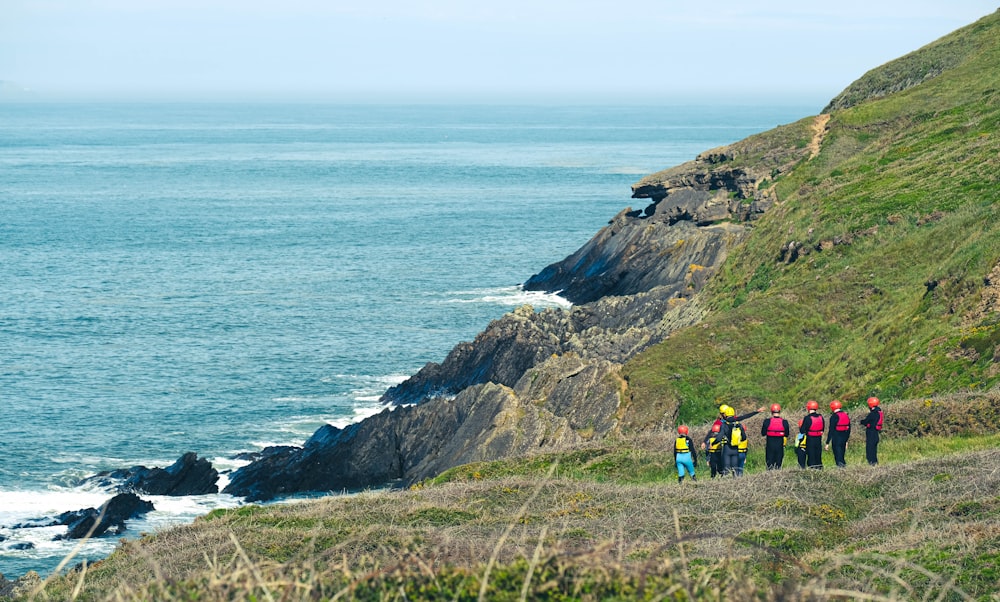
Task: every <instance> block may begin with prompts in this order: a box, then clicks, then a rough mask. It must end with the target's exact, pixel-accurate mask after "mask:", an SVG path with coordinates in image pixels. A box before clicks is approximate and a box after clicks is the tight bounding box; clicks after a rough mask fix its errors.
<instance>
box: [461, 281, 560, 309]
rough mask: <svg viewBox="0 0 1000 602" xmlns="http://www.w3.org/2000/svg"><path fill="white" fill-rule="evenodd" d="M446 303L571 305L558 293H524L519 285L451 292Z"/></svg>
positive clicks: (538, 305) (515, 305)
mask: <svg viewBox="0 0 1000 602" xmlns="http://www.w3.org/2000/svg"><path fill="white" fill-rule="evenodd" d="M449 295H450V296H451V298H450V299H448V303H492V304H494V305H503V306H507V307H519V306H521V305H531V306H532V307H562V308H569V307H572V306H573V303H572V302H570V301H569V300H567V299H566V298H564V297H560V296H559V294H558V293H546V292H544V291H526V290H524V289H523V288H522V287H521V286H520V285H518V286H504V287H499V288H489V289H474V290H468V291H453V292H451V293H449Z"/></svg>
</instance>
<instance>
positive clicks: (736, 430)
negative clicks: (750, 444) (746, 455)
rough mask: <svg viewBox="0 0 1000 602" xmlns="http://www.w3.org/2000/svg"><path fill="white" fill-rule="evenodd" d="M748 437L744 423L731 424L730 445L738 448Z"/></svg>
mask: <svg viewBox="0 0 1000 602" xmlns="http://www.w3.org/2000/svg"><path fill="white" fill-rule="evenodd" d="M746 438H747V432H746V430H744V429H743V425H742V424H740V423H739V422H734V423H732V424H730V425H729V437H728V441H729V446H730V447H736V448H738V447H739V446H740V443H741V442H742V441H743V440H744V439H746Z"/></svg>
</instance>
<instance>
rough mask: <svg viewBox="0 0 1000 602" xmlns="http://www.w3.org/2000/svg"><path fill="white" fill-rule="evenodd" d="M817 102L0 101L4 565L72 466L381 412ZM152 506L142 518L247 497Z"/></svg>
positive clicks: (147, 523) (14, 559)
mask: <svg viewBox="0 0 1000 602" xmlns="http://www.w3.org/2000/svg"><path fill="white" fill-rule="evenodd" d="M817 110H818V107H807V106H783V107H706V106H698V107H613V106H599V107H583V106H573V107H554V106H545V107H529V106H506V107H499V106H342V105H312V104H30V105H18V104H0V284H2V289H0V290H2V292H0V404H2V408H3V411H4V416H5V420H4V426H3V428H2V429H0V538H7V540H6V541H0V572H2V573H4V574H6V575H8V576H17V575H20V574H22V573H24V572H25V571H27V570H37V571H39V572H41V573H43V574H45V573H47V572H51V570H52V569H53V568H54V567H55V566H56V565H57V564H58V563H59V562H60V561H61V560H62V559H63V558H64V557H65V556H66V555H67V553H68V552H69V551H70V550H71V549H72V547H73V546H74V545H75V544H74V543H66V542H52V541H51V538H52V536H53V535H55V534H58V533H59V532H60V528H48V529H17V530H12V529H10V528H9V527H10V526H11V525H13V524H15V523H17V522H19V521H22V520H25V519H27V518H32V517H38V516H40V515H44V514H47V513H55V512H63V511H67V510H76V509H80V508H84V507H88V506H97V505H99V504H100V503H102V502H103V501H104V500H105V499H107V498H108V497H109V495H108V494H107V493H106V492H100V491H88V490H84V489H80V488H79V487H77V486H75V485H74V482H75V479H77V478H79V477H82V476H85V475H89V474H93V473H95V472H97V471H100V470H108V469H114V468H122V467H128V466H132V465H136V464H145V465H147V466H167V465H169V464H170V463H172V462H173V461H174V460H176V459H177V458H178V457H179V456H180V455H181V454H182V453H184V452H186V451H195V452H197V453H198V454H199V455H201V456H204V457H208V458H209V459H211V460H212V461H213V462H215V463H216V465H217V466H218V467H219V468H220V469H226V468H233V467H234V466H236V465H237V464H236V462H235V461H233V460H231V459H230V458H231V457H232V456H233V454H235V453H238V452H241V451H251V450H258V449H260V448H261V447H263V446H266V445H273V444H301V443H302V441H304V439H305V438H306V437H308V436H309V435H310V434H311V433H312V432H313V431H314V430H315V429H316V428H318V427H319V426H320V425H322V424H324V423H327V422H329V423H334V424H339V425H343V424H347V423H349V422H351V421H354V420H357V419H359V418H361V417H363V416H365V415H367V414H370V413H372V412H374V411H376V410H377V409H378V406H377V403H376V400H377V399H378V397H379V395H380V394H381V393H382V392H383V391H384V390H385V389H386V388H387V387H388V386H389V385H391V384H394V383H397V382H399V381H401V380H402V379H403V378H405V377H406V376H408V375H410V374H412V373H414V372H415V371H416V370H418V369H419V368H420V367H421V366H422V365H423V364H424V363H426V362H428V361H440V360H441V359H443V358H444V356H445V354H446V353H447V352H448V350H450V349H451V347H452V346H454V345H455V344H456V343H457V342H459V341H463V340H470V339H472V338H473V337H474V336H475V335H476V333H477V332H479V331H480V330H482V329H483V328H484V327H485V326H486V325H487V324H488V322H489V321H490V320H492V319H495V318H498V317H500V316H501V315H502V314H503V313H505V312H507V311H510V310H511V309H512V308H513V307H515V306H516V305H519V304H522V303H525V302H530V303H533V304H535V305H536V306H546V305H552V304H559V303H561V300H560V299H558V298H556V297H545V296H542V295H537V294H533V295H528V294H526V293H524V292H522V291H521V290H520V289H519V288H518V285H519V283H521V282H523V281H524V280H525V279H527V278H528V277H529V276H531V275H532V274H534V273H536V272H538V271H539V270H541V268H543V267H544V266H545V265H547V264H549V263H551V262H553V261H557V260H560V259H562V258H563V257H565V256H566V255H568V254H569V253H571V252H572V251H574V250H575V249H576V248H578V247H579V246H580V245H582V244H583V243H584V242H586V241H587V240H588V239H589V238H590V237H591V236H592V235H593V234H594V233H595V232H596V231H597V230H598V229H599V228H600V227H602V226H603V225H605V224H606V223H607V221H608V220H609V219H610V218H611V217H612V216H614V215H615V214H616V213H617V212H618V211H619V210H621V209H622V208H624V207H626V206H629V205H630V204H632V202H631V199H630V198H629V194H630V190H629V186H630V185H631V184H632V183H634V182H635V181H637V180H638V179H639V178H640V177H642V176H643V175H645V174H647V173H651V172H654V171H657V170H659V169H662V168H665V167H668V166H671V165H675V164H678V163H681V162H684V161H687V160H690V159H692V158H693V157H694V156H695V155H697V154H698V153H699V152H701V151H703V150H706V149H709V148H712V147H715V146H718V145H721V144H725V143H728V142H732V141H735V140H738V139H741V138H744V137H746V136H748V135H750V134H752V133H755V132H758V131H762V130H766V129H770V128H772V127H774V126H776V125H778V124H782V123H789V122H791V121H794V120H796V119H799V118H801V117H804V116H806V115H810V114H814V113H816V112H817ZM637 203H638V204H636V205H635V206H636V208H638V207H641V206H644V205H645V202H644V201H638V202H637ZM153 501H154V504H155V505H156V506H157V511H156V512H154V513H153V514H151V515H150V516H149V517H148V518H147V519H146V520H144V521H137V522H136V523H135V524H134V526H133V525H130V527H131V532H132V533H133V534H137V533H138V532H139V531H151V530H154V529H157V528H161V527H163V526H166V525H170V524H176V523H177V522H183V521H189V520H191V519H192V518H193V517H194V516H196V515H198V514H201V513H204V512H206V511H207V510H209V509H211V508H214V507H219V506H227V505H235V504H237V503H238V500H234V499H227V496H202V497H198V498H185V499H165V498H154V499H153ZM116 542H117V538H109V539H107V540H101V541H95V542H91V543H88V544H87V545H86V546H85V547H84V549H83V550H81V551H80V552H79V554H78V555H77V556H76V557H74V558H73V559H72V560H71V563H72V564H75V563H76V562H78V561H79V560H81V559H83V558H96V557H100V556H103V555H106V554H107V553H108V552H109V551H110V549H111V548H112V547H113V546H114V545H115V543H116ZM18 543H22V544H23V543H29V544H31V545H33V546H34V547H33V548H31V549H28V550H14V549H12V548H13V547H15V544H18Z"/></svg>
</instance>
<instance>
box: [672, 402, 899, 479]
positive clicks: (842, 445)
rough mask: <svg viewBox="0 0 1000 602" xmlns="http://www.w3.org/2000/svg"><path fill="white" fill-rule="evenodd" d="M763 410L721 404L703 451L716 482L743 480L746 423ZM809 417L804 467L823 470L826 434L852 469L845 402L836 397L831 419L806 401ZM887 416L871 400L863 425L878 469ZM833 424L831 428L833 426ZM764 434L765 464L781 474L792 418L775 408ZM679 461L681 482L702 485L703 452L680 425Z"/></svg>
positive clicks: (799, 447) (798, 443) (802, 436)
mask: <svg viewBox="0 0 1000 602" xmlns="http://www.w3.org/2000/svg"><path fill="white" fill-rule="evenodd" d="M764 410H765V408H758V409H757V410H755V411H753V412H748V413H746V414H743V415H740V416H737V415H736V410H734V409H733V408H731V407H730V406H728V405H725V404H723V405H721V406H719V417H718V418H716V420H715V422H714V423H713V424H712V428H711V430H709V432H708V434H706V435H705V439H704V441H702V443H701V449H702V450H703V451H704V452H705V454H706V456H707V457H708V466H709V469H710V470H711V474H712V478H713V479H714V478H715V477H716V476H718V475H733V476H741V475H742V474H743V466H744V464H745V463H746V458H747V448H748V446H749V443H750V440H749V438H748V436H747V429H746V427H745V426H743V421H744V420H746V419H748V418H751V417H752V416H756V415H757V414H760V413H761V412H763V411H764ZM806 412H807V413H806V415H805V416H804V417H803V418H802V419H801V420H799V430H798V433H797V434H796V435H795V439H794V445H795V453H796V455H797V456H798V460H799V466H800V467H801V468H816V469H822V468H823V449H824V444H823V433H824V432H825V433H826V445H825V448H826V450H830V449H831V448H832V451H833V460H834V462H835V463H836V464H837V466H838V467H844V466H847V461H846V460H845V458H844V456H845V454H846V452H847V440H848V439H849V438H850V436H851V418H850V416H848V415H847V412H846V411H844V407H843V404H841V403H840V402H839V401H837V400H836V399H835V400H833V401H831V402H830V417H829V420H826V419H824V417H823V415H821V414H820V413H819V403H817V402H816V401H812V400H810V401H809V402H807V403H806ZM884 419H885V415H884V414H883V412H882V406H881V404H880V403H879V400H878V398H877V397H869V398H868V415H867V416H865V417H864V418H863V419H862V420H861V421H860V422H859V423H858V424H860V425H861V426H863V427H865V456H866V458H867V460H868V463H869V464H871V465H872V466H875V465H876V464H878V444H879V439H880V438H881V433H882V424H883V421H884ZM827 423H829V428H827ZM760 434H761V436H762V437H764V438H765V444H764V458H765V459H764V461H765V464H766V465H767V469H768V470H778V469H780V468H781V466H782V463H783V462H784V459H785V448H786V447H787V446H788V440H789V439H790V438H791V437H792V430H791V428H790V427H789V424H788V420H786V419H785V418H783V417H782V416H781V405H779V404H777V403H775V404H771V417H770V418H766V419H765V420H764V423H763V424H762V425H761V428H760ZM674 461H675V462H676V464H677V482H678V483H683V482H684V477H685V476H690V477H691V480H692V481H696V480H697V478H696V477H695V469H696V467H697V466H698V450H697V448H696V447H695V444H694V441H693V440H692V439H691V437H690V430H689V429H688V427H687V426H686V425H683V424H682V425H680V426H678V427H677V440H676V441H675V443H674Z"/></svg>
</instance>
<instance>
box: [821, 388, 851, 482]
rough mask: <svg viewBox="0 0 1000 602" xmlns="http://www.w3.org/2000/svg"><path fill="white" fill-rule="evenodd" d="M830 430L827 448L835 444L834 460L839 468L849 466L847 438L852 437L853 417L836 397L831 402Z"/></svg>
mask: <svg viewBox="0 0 1000 602" xmlns="http://www.w3.org/2000/svg"><path fill="white" fill-rule="evenodd" d="M830 412H831V414H830V430H829V431H827V433H826V449H830V445H831V444H832V445H833V460H834V462H836V463H837V468H843V467H845V466H847V460H846V459H845V458H844V455H845V454H846V453H847V440H848V439H850V438H851V417H850V416H848V415H847V412H845V411H844V407H843V404H841V403H840V402H839V401H837V400H836V399H834V400H833V401H831V402H830Z"/></svg>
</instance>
